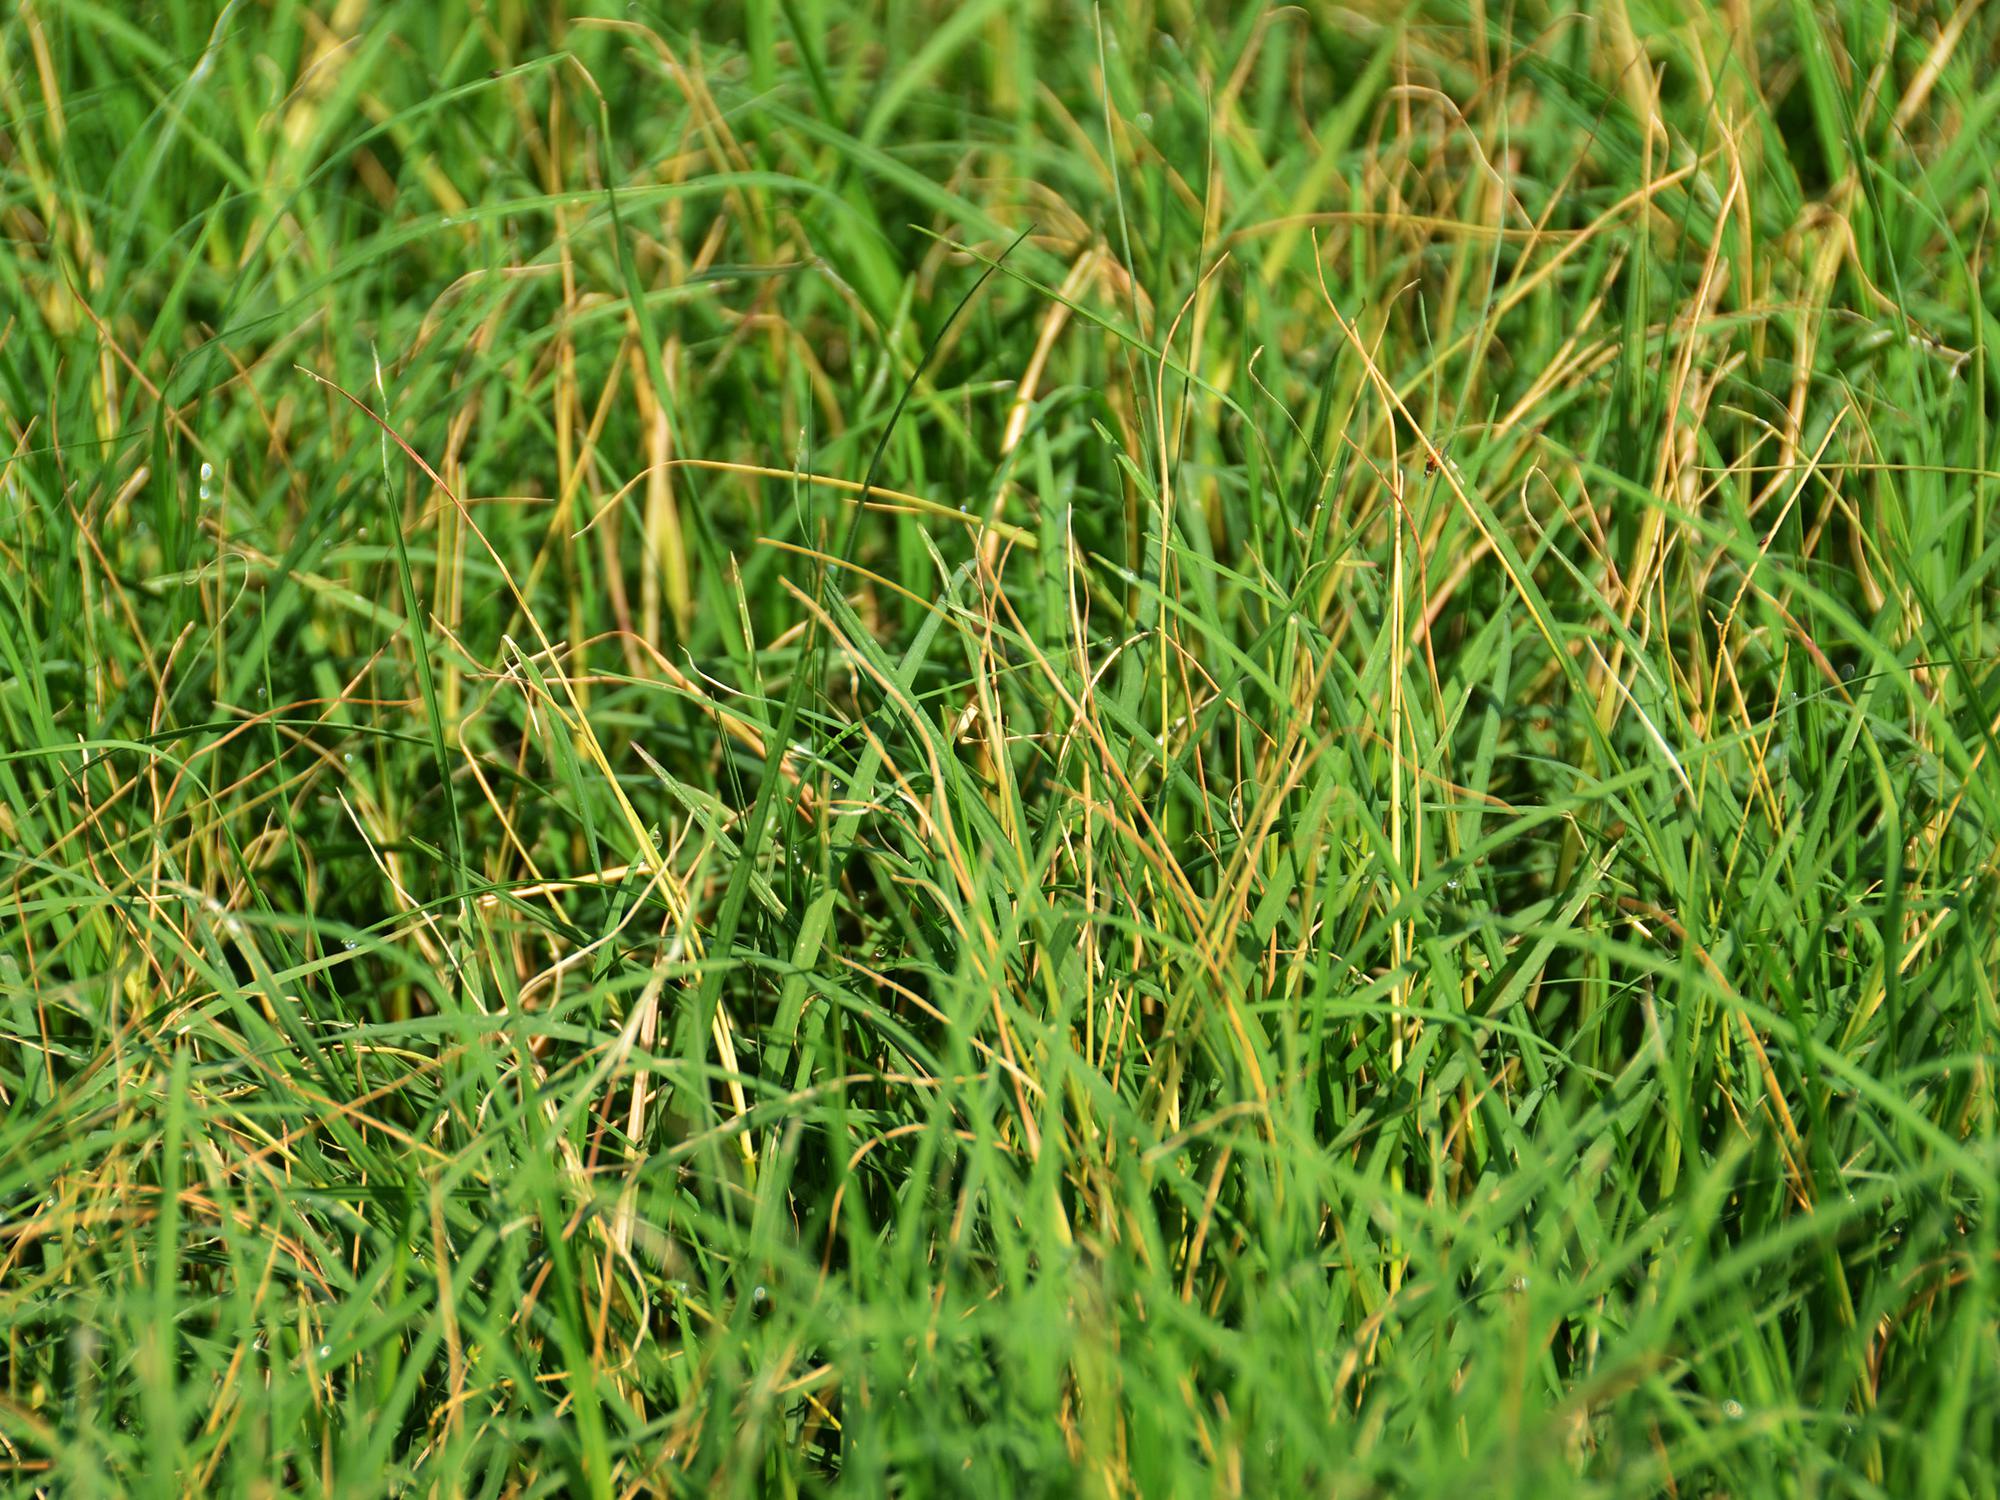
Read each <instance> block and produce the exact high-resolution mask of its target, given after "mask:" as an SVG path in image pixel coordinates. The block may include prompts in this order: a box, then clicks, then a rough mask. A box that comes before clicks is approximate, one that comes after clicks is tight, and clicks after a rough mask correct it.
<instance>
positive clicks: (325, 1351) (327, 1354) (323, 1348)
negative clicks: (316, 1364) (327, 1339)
mask: <svg viewBox="0 0 2000 1500" xmlns="http://www.w3.org/2000/svg"><path fill="white" fill-rule="evenodd" d="M319 1357H320V1358H321V1359H332V1358H333V1345H331V1344H321V1345H320V1346H319Z"/></svg>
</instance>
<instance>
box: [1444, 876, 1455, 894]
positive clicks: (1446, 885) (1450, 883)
mask: <svg viewBox="0 0 2000 1500" xmlns="http://www.w3.org/2000/svg"><path fill="white" fill-rule="evenodd" d="M1444 888H1445V889H1446V890H1448V891H1455V890H1457V889H1458V877H1457V876H1456V875H1454V876H1452V878H1451V879H1449V880H1447V881H1446V882H1445V883H1444Z"/></svg>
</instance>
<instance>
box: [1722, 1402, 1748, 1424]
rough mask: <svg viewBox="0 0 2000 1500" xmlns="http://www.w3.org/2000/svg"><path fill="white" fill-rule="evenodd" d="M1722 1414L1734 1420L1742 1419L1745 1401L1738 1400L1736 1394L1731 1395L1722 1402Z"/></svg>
mask: <svg viewBox="0 0 2000 1500" xmlns="http://www.w3.org/2000/svg"><path fill="white" fill-rule="evenodd" d="M1722 1414H1723V1415H1724V1416H1725V1417H1727V1418H1728V1419H1729V1420H1730V1421H1732V1422H1740V1421H1742V1420H1743V1403H1742V1402H1741V1401H1738V1400H1737V1399H1736V1398H1735V1397H1734V1396H1731V1397H1730V1398H1729V1399H1728V1400H1727V1401H1725V1402H1723V1403H1722Z"/></svg>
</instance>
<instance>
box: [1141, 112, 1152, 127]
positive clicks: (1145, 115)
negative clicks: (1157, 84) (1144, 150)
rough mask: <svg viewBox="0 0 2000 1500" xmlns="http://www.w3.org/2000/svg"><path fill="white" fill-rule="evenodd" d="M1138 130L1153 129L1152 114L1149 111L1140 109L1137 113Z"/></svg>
mask: <svg viewBox="0 0 2000 1500" xmlns="http://www.w3.org/2000/svg"><path fill="white" fill-rule="evenodd" d="M1139 128H1140V129H1141V130H1151V129H1152V128H1153V112H1152V111H1151V110H1149V109H1142V110H1140V111H1139Z"/></svg>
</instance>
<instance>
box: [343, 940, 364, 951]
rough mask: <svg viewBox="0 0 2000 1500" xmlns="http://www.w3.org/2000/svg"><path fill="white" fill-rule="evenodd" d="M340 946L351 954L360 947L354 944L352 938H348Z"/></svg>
mask: <svg viewBox="0 0 2000 1500" xmlns="http://www.w3.org/2000/svg"><path fill="white" fill-rule="evenodd" d="M340 946H341V947H343V948H345V949H346V950H347V951H348V952H349V953H352V952H353V951H354V950H355V949H356V948H359V947H360V946H361V945H360V944H359V943H357V942H355V941H354V939H353V938H349V939H347V941H345V942H344V943H342V944H341V945H340Z"/></svg>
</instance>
